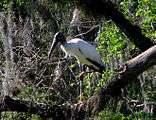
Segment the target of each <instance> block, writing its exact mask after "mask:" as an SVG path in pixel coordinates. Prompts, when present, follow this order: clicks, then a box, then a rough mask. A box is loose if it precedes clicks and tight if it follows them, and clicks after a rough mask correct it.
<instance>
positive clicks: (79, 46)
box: [48, 32, 105, 73]
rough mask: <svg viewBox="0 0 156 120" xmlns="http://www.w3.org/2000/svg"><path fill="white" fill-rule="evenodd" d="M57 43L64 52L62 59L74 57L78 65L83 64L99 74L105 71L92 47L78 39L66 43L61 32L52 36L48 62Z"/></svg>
mask: <svg viewBox="0 0 156 120" xmlns="http://www.w3.org/2000/svg"><path fill="white" fill-rule="evenodd" d="M58 43H60V45H61V49H62V50H63V51H64V52H65V57H64V58H67V57H68V56H74V57H75V58H76V59H77V60H78V64H79V65H80V64H84V65H86V66H88V67H89V68H91V69H93V70H94V71H97V72H100V73H102V72H103V70H104V69H105V65H104V63H103V62H102V60H101V57H100V55H99V53H98V52H97V51H96V48H95V47H94V46H93V45H91V44H90V43H88V42H86V41H84V40H82V39H79V38H74V39H71V40H69V41H67V40H66V38H65V36H64V35H63V34H62V33H61V32H57V33H56V34H55V35H54V39H53V42H52V45H51V48H50V51H49V53H48V58H49V60H50V57H51V55H52V53H53V51H54V49H55V47H56V45H57V44H58Z"/></svg>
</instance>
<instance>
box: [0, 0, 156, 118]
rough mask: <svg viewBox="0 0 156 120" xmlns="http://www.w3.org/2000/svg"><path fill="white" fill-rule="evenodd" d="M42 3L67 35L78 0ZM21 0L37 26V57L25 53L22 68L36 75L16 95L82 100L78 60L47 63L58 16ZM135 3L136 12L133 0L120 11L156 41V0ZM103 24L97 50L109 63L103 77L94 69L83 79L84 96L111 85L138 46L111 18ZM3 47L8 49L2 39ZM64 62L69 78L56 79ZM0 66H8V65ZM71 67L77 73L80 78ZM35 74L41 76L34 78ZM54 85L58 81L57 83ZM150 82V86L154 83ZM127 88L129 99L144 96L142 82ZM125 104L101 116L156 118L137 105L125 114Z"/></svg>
mask: <svg viewBox="0 0 156 120" xmlns="http://www.w3.org/2000/svg"><path fill="white" fill-rule="evenodd" d="M10 1H11V0H2V1H1V2H0V11H6V10H7V7H8V4H9V2H10ZM39 1H40V3H41V5H43V6H44V7H45V8H46V9H48V10H49V11H50V15H51V16H52V17H53V18H55V20H56V23H57V24H58V27H59V28H58V29H59V30H62V31H65V32H66V33H67V31H68V29H69V23H70V20H71V14H72V10H73V6H72V5H73V1H72V2H71V0H39ZM16 2H17V4H18V5H19V6H25V8H27V10H28V11H30V16H31V24H33V29H32V31H33V30H34V31H33V33H31V36H32V38H33V46H34V48H33V49H32V51H33V52H32V51H31V52H32V53H31V54H32V56H31V57H30V56H24V57H23V58H22V59H26V62H25V63H22V65H23V66H22V65H21V66H20V67H21V68H22V70H23V69H26V71H29V70H30V71H31V70H32V71H33V72H34V74H32V73H30V75H29V76H26V77H24V83H25V85H24V86H23V87H22V88H21V89H20V93H19V94H18V95H17V96H14V98H15V99H16V98H20V99H21V100H28V101H32V102H39V103H45V104H49V105H55V104H57V105H58V104H60V105H61V104H73V103H75V102H77V101H78V100H79V92H78V90H77V89H78V84H79V80H78V77H77V76H78V71H79V70H78V69H77V68H78V67H77V64H75V63H73V62H70V64H68V63H55V62H54V63H53V64H50V65H49V64H48V63H46V62H47V61H46V59H47V51H48V48H49V43H50V42H51V39H52V37H53V31H52V30H51V28H52V27H53V24H52V23H53V22H52V20H48V21H44V19H43V18H41V15H39V13H38V12H36V11H35V8H34V9H33V7H34V6H33V4H32V3H31V2H30V1H27V0H16ZM29 2H30V3H29ZM133 2H134V4H135V12H134V14H133V15H130V14H129V4H130V3H129V0H123V1H118V3H117V4H118V5H119V7H120V11H121V12H122V13H124V16H125V17H126V18H127V19H129V20H130V21H131V22H132V23H134V24H136V25H138V26H140V27H141V28H142V31H143V33H144V34H145V35H146V36H148V37H150V38H151V39H156V26H155V23H156V10H155V8H156V2H155V1H154V0H141V1H137V2H135V1H133ZM26 3H29V4H26ZM43 10H44V9H43ZM82 16H83V18H82V19H84V21H85V20H86V19H87V18H85V14H83V15H82ZM49 17H50V16H49ZM97 21H98V20H97ZM85 22H86V21H85ZM98 22H99V21H98ZM98 22H97V23H98ZM86 23H87V22H86ZM100 24H101V23H100ZM101 28H102V30H101V32H100V33H99V35H98V36H97V38H96V40H95V43H94V44H96V46H97V47H96V48H97V50H98V51H99V53H100V54H101V56H102V60H103V61H104V63H105V65H106V70H105V71H104V72H103V74H102V76H99V75H97V74H95V73H91V74H88V75H86V76H85V78H84V81H83V83H84V84H83V89H84V99H87V98H89V97H90V96H91V95H92V94H93V93H94V92H96V91H98V90H99V89H100V88H101V87H102V86H103V85H104V84H105V82H106V81H107V80H109V77H111V76H114V75H115V74H116V72H117V70H118V69H119V68H120V65H121V64H123V63H125V61H127V60H129V59H130V58H131V50H133V49H134V48H135V46H134V45H133V44H132V43H130V42H129V40H128V38H127V37H126V36H125V35H124V34H123V33H122V32H121V31H120V29H119V28H118V27H117V26H116V25H115V24H114V23H113V22H112V21H111V20H109V21H108V20H106V19H103V22H102V24H101ZM58 29H57V30H58ZM30 31H31V30H30ZM0 47H1V48H2V47H3V45H2V42H1V41H0ZM25 54H26V53H24V55H25ZM22 55H23V54H22ZM60 56H62V53H61V52H60V51H59V50H58V51H56V52H55V57H56V58H58V57H60ZM3 57H4V56H3ZM57 60H58V59H57ZM3 64H4V63H3ZM67 64H68V65H67ZM59 65H62V66H65V67H62V69H61V68H60V69H61V70H62V71H63V72H64V71H65V69H67V68H68V69H70V70H69V71H68V72H66V71H65V72H64V73H63V74H64V76H63V80H62V79H61V78H60V79H57V80H55V79H54V77H56V76H55V72H58V71H57V69H56V68H57V67H58V66H59ZM0 67H2V65H1V66H0ZM71 71H74V75H75V76H74V75H73V73H72V72H71ZM153 73H154V72H153ZM24 74H26V73H24ZM69 74H70V75H69ZM71 74H72V75H71ZM33 75H34V76H35V77H33ZM66 76H67V77H66ZM73 76H74V77H73ZM32 77H33V78H32ZM148 80H149V78H146V81H148ZM40 81H42V83H41V85H37V84H38V83H39V82H40ZM22 82H23V81H22ZM53 83H55V84H54V85H53ZM146 85H147V84H146ZM148 85H149V86H150V83H149V82H148ZM146 87H147V86H146ZM147 88H149V87H147ZM144 89H146V88H144ZM148 90H149V89H148ZM126 92H127V98H129V100H133V99H137V100H141V101H142V100H144V96H143V95H142V89H141V86H140V83H135V84H130V85H128V86H127V87H126ZM148 92H149V91H148ZM150 92H151V91H150ZM148 94H149V93H148ZM147 96H148V99H150V100H151V101H154V102H155V101H156V97H155V95H154V94H152V95H147ZM124 102H125V101H124ZM122 105H123V103H122V102H121V101H119V102H118V104H117V105H116V106H115V107H112V106H111V105H108V108H105V109H104V110H103V111H102V112H100V113H99V114H98V116H97V117H98V119H102V120H109V119H111V120H132V119H133V120H137V119H140V120H141V119H147V120H148V119H152V116H150V115H149V114H145V113H144V112H143V111H142V110H135V109H134V110H133V111H131V112H130V113H129V114H124V113H122V112H121V111H120V110H121V106H122ZM109 107H110V108H109ZM2 118H5V119H8V120H12V119H26V120H40V119H41V118H40V117H39V116H37V115H32V116H30V115H29V114H28V113H17V112H3V113H2ZM153 119H154V118H153Z"/></svg>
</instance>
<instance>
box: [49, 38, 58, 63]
mask: <svg viewBox="0 0 156 120" xmlns="http://www.w3.org/2000/svg"><path fill="white" fill-rule="evenodd" d="M57 43H58V42H57V41H56V39H55V38H54V39H53V43H52V45H51V47H50V51H49V52H48V60H50V58H51V55H52V53H53V51H54V49H55V47H56V45H57Z"/></svg>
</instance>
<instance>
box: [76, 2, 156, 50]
mask: <svg viewBox="0 0 156 120" xmlns="http://www.w3.org/2000/svg"><path fill="white" fill-rule="evenodd" d="M77 4H78V6H81V7H83V9H86V11H87V12H88V13H91V14H92V15H94V16H101V15H102V16H103V15H104V16H106V17H108V18H109V19H111V20H112V21H114V23H115V24H116V25H117V26H118V27H119V28H120V29H121V30H122V32H123V33H124V34H125V35H126V36H127V37H128V38H129V39H130V40H131V41H132V42H133V43H134V44H135V45H136V46H137V47H138V48H139V49H140V50H141V51H145V50H146V49H148V48H150V47H151V46H153V45H154V44H155V43H154V42H153V41H151V40H150V39H149V38H148V37H146V36H145V35H143V34H142V32H141V29H140V28H139V27H138V26H137V25H133V24H132V23H131V22H130V21H129V20H128V19H126V18H125V17H124V15H123V14H122V13H121V12H120V11H119V10H118V9H117V5H116V4H113V3H112V2H111V0H98V2H97V1H96V0H79V1H78V2H77Z"/></svg>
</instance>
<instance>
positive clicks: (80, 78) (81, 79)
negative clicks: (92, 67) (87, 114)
mask: <svg viewBox="0 0 156 120" xmlns="http://www.w3.org/2000/svg"><path fill="white" fill-rule="evenodd" d="M79 68H80V75H79V81H80V100H79V103H81V101H82V98H83V79H84V76H83V75H84V73H85V72H84V71H83V65H81V64H79Z"/></svg>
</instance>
